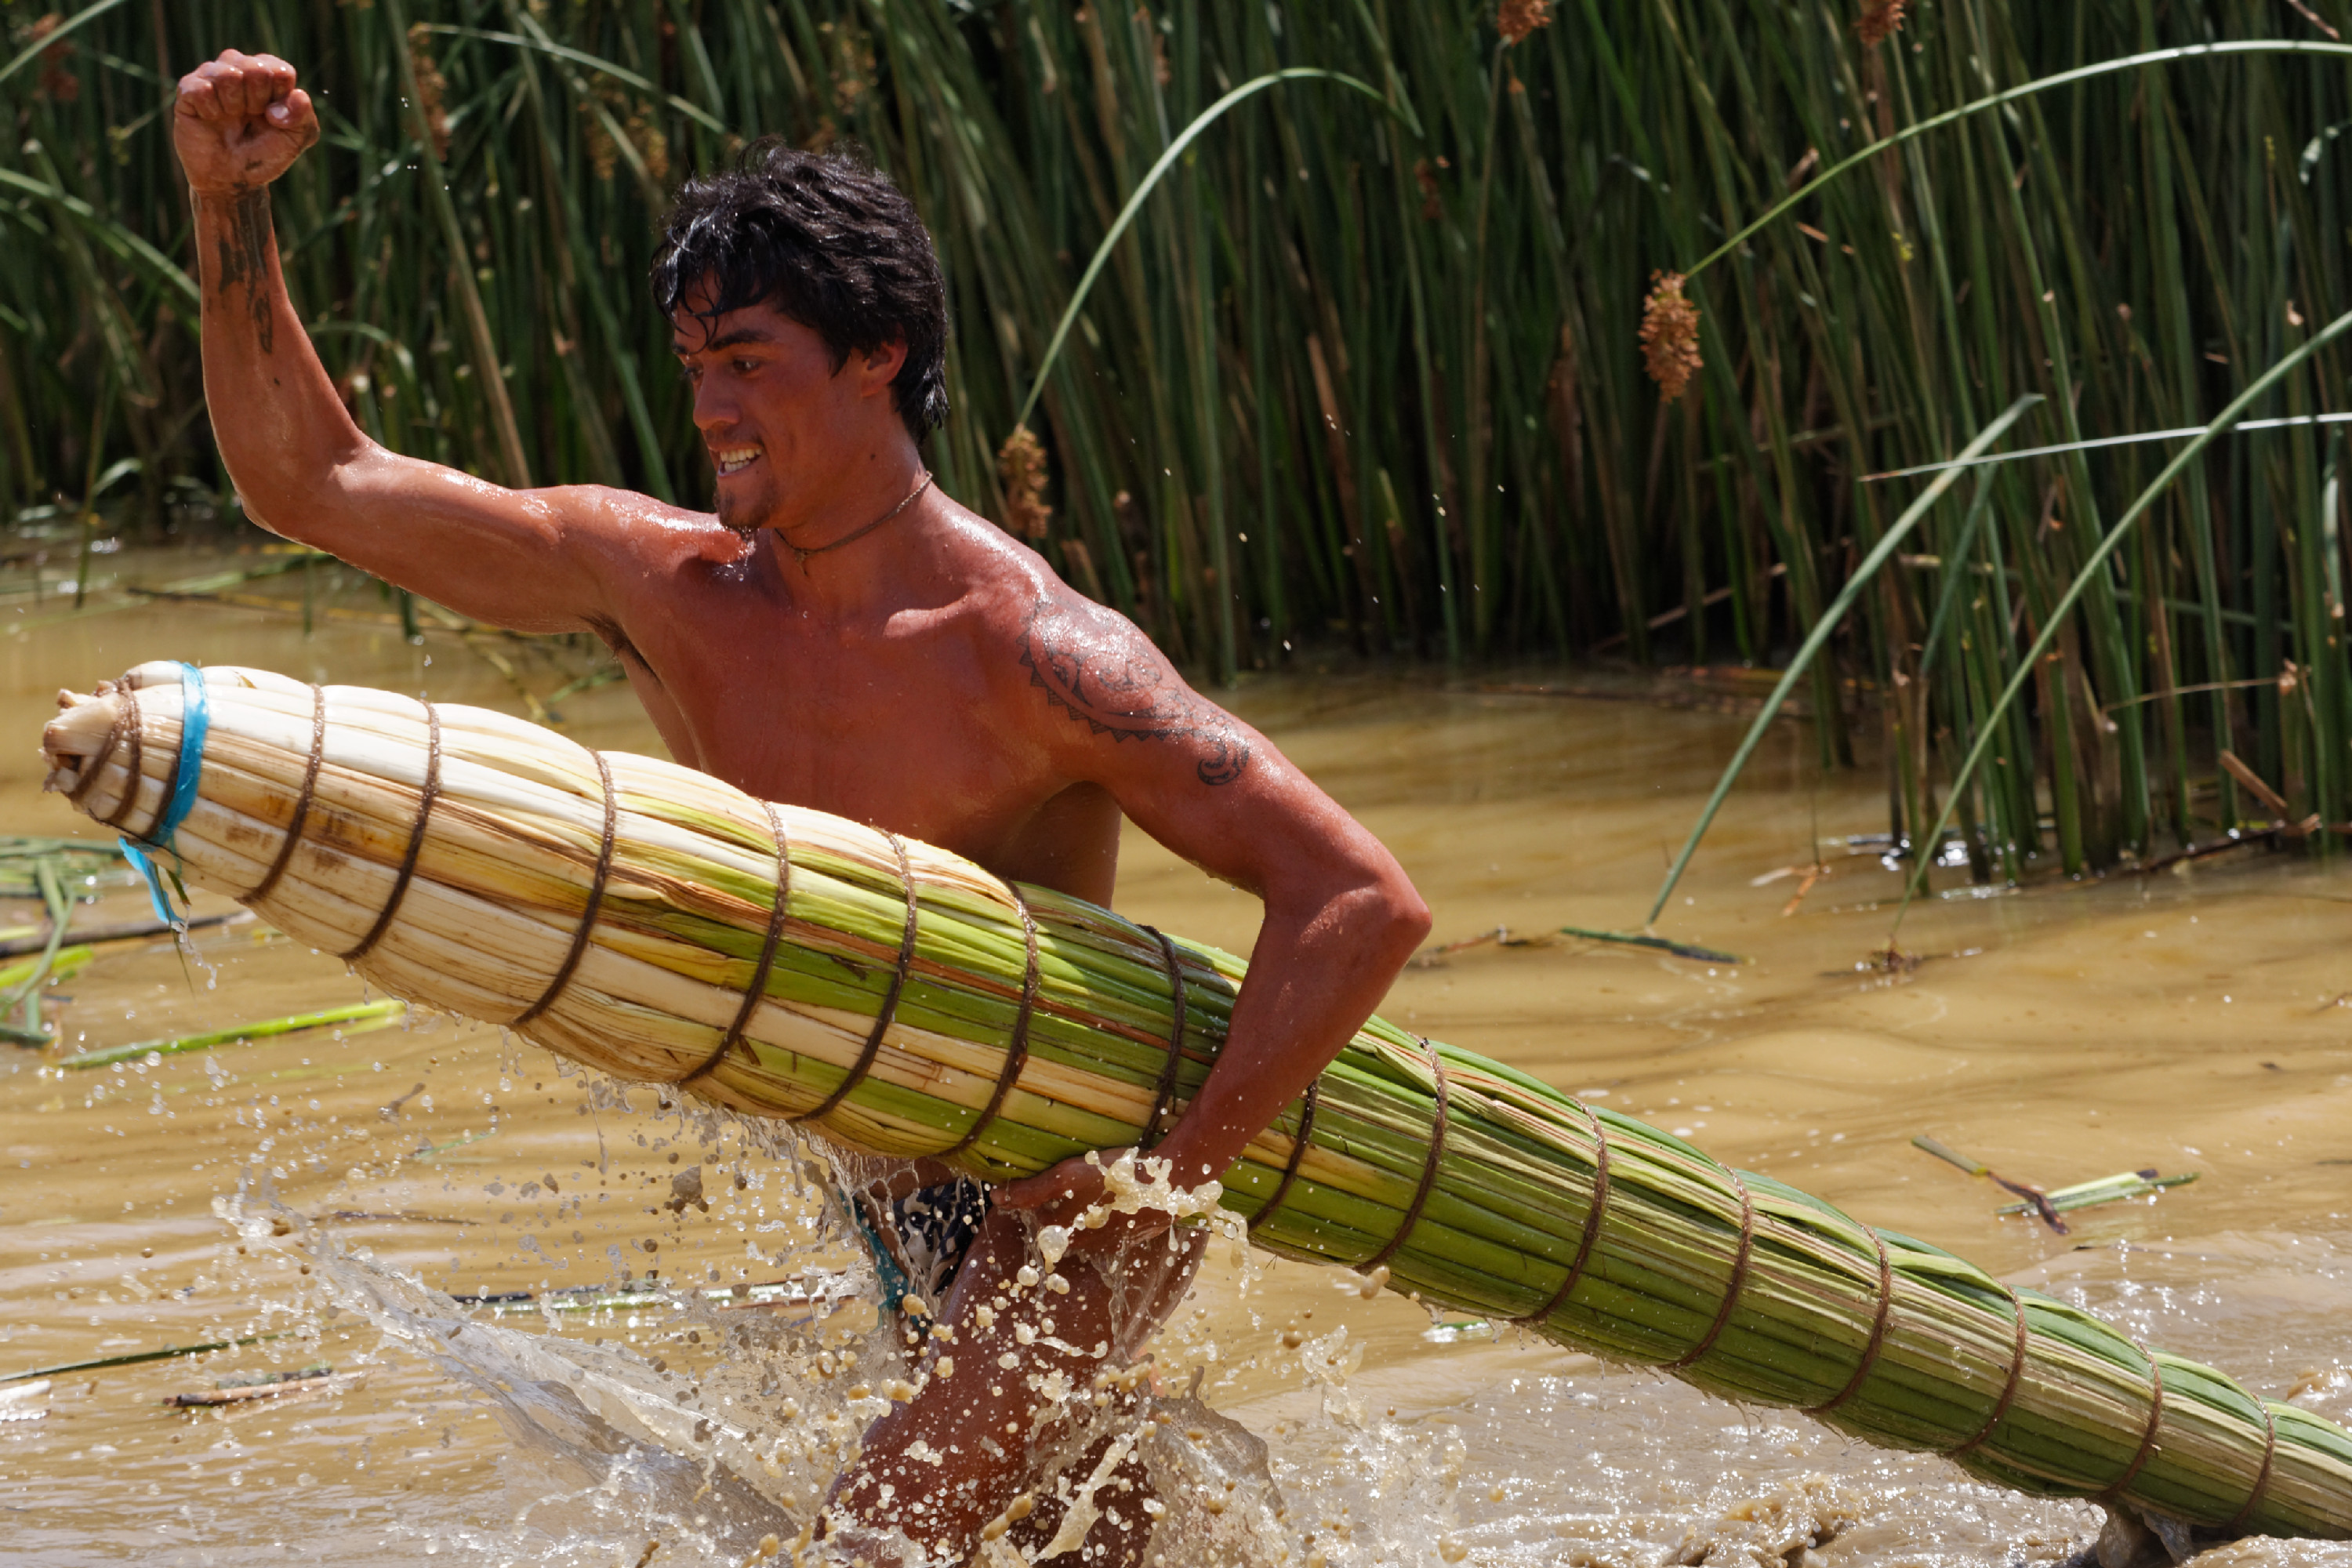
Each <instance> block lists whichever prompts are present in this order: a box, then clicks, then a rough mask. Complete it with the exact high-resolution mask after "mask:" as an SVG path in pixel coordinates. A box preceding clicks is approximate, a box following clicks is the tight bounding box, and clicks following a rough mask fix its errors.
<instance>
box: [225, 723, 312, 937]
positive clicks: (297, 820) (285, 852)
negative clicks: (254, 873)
mask: <svg viewBox="0 0 2352 1568" xmlns="http://www.w3.org/2000/svg"><path fill="white" fill-rule="evenodd" d="M326 753H327V691H326V688H324V687H321V686H313V687H312V688H310V761H309V762H307V763H303V764H302V793H301V794H299V795H296V796H295V797H294V816H293V818H292V820H290V821H289V822H288V823H287V824H286V841H285V842H284V843H282V844H280V845H279V846H278V858H276V859H275V860H272V861H271V862H270V863H269V870H268V873H267V874H266V875H264V876H263V877H262V879H261V880H260V881H259V882H258V883H257V884H255V886H254V889H253V891H251V892H249V893H247V894H246V895H245V897H244V898H243V899H242V900H239V901H240V902H243V903H248V904H257V903H259V902H260V901H261V900H264V899H266V898H268V896H269V895H270V892H271V891H272V890H273V889H276V888H277V886H278V878H280V877H283V876H284V875H286V868H287V867H289V866H290V865H292V864H293V863H294V851H295V850H296V849H297V848H298V847H300V845H301V842H302V825H303V824H304V823H306V822H309V821H310V797H311V796H312V795H316V794H317V793H318V789H319V763H320V761H322V760H323V759H324V758H325V756H326Z"/></svg>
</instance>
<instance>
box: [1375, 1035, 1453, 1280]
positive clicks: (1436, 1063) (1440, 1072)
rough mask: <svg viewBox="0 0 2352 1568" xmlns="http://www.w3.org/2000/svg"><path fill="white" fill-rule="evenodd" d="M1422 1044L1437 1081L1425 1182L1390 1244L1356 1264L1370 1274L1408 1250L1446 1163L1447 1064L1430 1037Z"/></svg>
mask: <svg viewBox="0 0 2352 1568" xmlns="http://www.w3.org/2000/svg"><path fill="white" fill-rule="evenodd" d="M1421 1047H1422V1049H1423V1050H1425V1051H1427V1052H1428V1053H1429V1070H1430V1072H1431V1073H1432V1074H1433V1076H1434V1077H1435V1079H1436V1080H1437V1082H1436V1087H1437V1110H1436V1113H1435V1114H1434V1115H1433V1116H1432V1117H1431V1118H1430V1120H1429V1158H1428V1160H1427V1161H1425V1162H1424V1163H1423V1165H1422V1167H1421V1185H1420V1186H1419V1187H1417V1188H1415V1189H1414V1191H1413V1194H1412V1207H1410V1208H1408V1209H1406V1210H1405V1211H1404V1218H1402V1220H1399V1221H1398V1222H1397V1227H1396V1234H1395V1235H1394V1236H1391V1237H1389V1244H1388V1245H1387V1246H1386V1247H1381V1249H1380V1250H1379V1251H1378V1252H1375V1253H1373V1254H1372V1255H1371V1256H1370V1258H1365V1259H1364V1260H1363V1261H1362V1262H1361V1263H1359V1264H1357V1265H1356V1272H1357V1273H1359V1274H1370V1272H1371V1271H1372V1270H1373V1269H1375V1268H1379V1267H1380V1266H1381V1264H1383V1263H1386V1262H1387V1261H1388V1260H1389V1259H1390V1258H1394V1257H1395V1256H1396V1255H1397V1254H1398V1253H1399V1252H1401V1251H1402V1250H1403V1249H1404V1244H1405V1242H1406V1241H1407V1240H1409V1239H1410V1238H1411V1237H1412V1233H1413V1227H1414V1226H1418V1225H1420V1224H1421V1209H1422V1205H1423V1204H1426V1203H1427V1202H1429V1194H1430V1193H1431V1191H1432V1190H1433V1188H1435V1187H1436V1185H1437V1167H1438V1166H1440V1165H1442V1164H1444V1163H1445V1063H1444V1060H1443V1059H1442V1058H1440V1057H1439V1056H1438V1054H1437V1047H1435V1046H1433V1045H1431V1044H1430V1043H1429V1041H1428V1040H1427V1039H1426V1038H1424V1039H1423V1041H1422V1042H1421Z"/></svg>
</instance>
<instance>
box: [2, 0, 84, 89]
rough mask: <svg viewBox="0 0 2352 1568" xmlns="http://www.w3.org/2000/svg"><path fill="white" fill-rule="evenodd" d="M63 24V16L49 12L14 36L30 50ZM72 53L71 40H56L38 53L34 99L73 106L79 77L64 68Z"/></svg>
mask: <svg viewBox="0 0 2352 1568" xmlns="http://www.w3.org/2000/svg"><path fill="white" fill-rule="evenodd" d="M64 24H65V17H64V16H62V15H61V14H59V13H58V12H56V11H51V12H49V13H48V14H47V15H46V16H42V17H41V18H40V19H38V20H37V21H36V22H34V23H32V24H31V25H30V26H26V28H25V29H24V30H23V31H22V32H20V33H19V34H18V35H17V37H18V38H19V39H20V40H21V41H22V42H23V43H25V44H26V46H27V47H30V46H33V45H37V44H38V43H39V42H40V41H41V40H42V39H43V38H46V37H48V36H49V35H50V34H51V33H54V32H56V31H57V30H58V28H59V27H60V26H64ZM73 52H74V47H73V40H72V39H71V38H59V39H58V41H57V42H56V43H54V44H51V45H50V46H49V47H47V48H46V49H43V50H42V51H41V76H40V80H39V81H38V83H37V84H36V85H35V87H34V89H33V96H34V97H36V98H45V99H47V100H49V101H50V102H52V103H73V102H76V101H78V100H79V99H80V98H81V78H79V77H78V76H76V75H74V73H73V72H72V71H70V70H68V69H67V68H66V61H67V60H68V59H70V58H73Z"/></svg>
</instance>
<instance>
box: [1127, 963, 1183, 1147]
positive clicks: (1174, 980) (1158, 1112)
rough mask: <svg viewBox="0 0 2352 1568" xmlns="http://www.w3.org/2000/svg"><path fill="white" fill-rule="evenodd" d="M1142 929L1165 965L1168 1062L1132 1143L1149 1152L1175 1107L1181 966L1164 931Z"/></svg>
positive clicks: (1180, 1053) (1179, 1056) (1180, 1052)
mask: <svg viewBox="0 0 2352 1568" xmlns="http://www.w3.org/2000/svg"><path fill="white" fill-rule="evenodd" d="M1143 929H1144V930H1145V931H1150V933H1151V934H1152V935H1153V936H1155V937H1158V938H1159V939H1160V957H1161V958H1162V959H1163V960H1164V961H1166V963H1167V964H1168V1009H1169V1016H1168V1059H1167V1060H1166V1061H1165V1062H1163V1063H1161V1064H1160V1086H1159V1089H1158V1091H1157V1093H1156V1094H1155V1096H1154V1097H1153V1099H1152V1101H1151V1118H1150V1121H1146V1122H1145V1123H1144V1124H1143V1136H1142V1137H1140V1138H1139V1139H1137V1140H1136V1142H1135V1146H1136V1147H1137V1148H1139V1149H1142V1150H1145V1151H1149V1150H1150V1149H1152V1148H1154V1147H1156V1146H1157V1145H1158V1144H1159V1142H1160V1139H1162V1138H1163V1137H1165V1136H1167V1133H1166V1131H1164V1130H1163V1129H1162V1128H1161V1126H1160V1123H1161V1122H1163V1121H1166V1120H1167V1119H1168V1112H1169V1110H1170V1108H1171V1107H1172V1106H1174V1105H1175V1103H1176V1069H1177V1068H1180V1067H1181V1066H1182V1065H1183V1062H1184V962H1183V960H1182V959H1181V958H1179V957H1177V956H1176V943H1175V942H1173V941H1171V940H1170V938H1169V935H1168V933H1167V932H1166V931H1161V930H1160V928H1159V927H1158V926H1145V927H1144V928H1143Z"/></svg>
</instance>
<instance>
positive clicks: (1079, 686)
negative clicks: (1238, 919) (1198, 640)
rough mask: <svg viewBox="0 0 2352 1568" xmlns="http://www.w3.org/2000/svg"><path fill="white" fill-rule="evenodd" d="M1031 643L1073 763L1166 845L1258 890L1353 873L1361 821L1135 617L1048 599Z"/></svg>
mask: <svg viewBox="0 0 2352 1568" xmlns="http://www.w3.org/2000/svg"><path fill="white" fill-rule="evenodd" d="M1023 647H1024V651H1023V656H1022V659H1023V663H1024V665H1025V666H1026V667H1027V668H1028V671H1029V678H1030V684H1031V686H1032V687H1033V688H1034V689H1036V691H1037V696H1038V700H1040V701H1041V702H1042V703H1044V704H1046V705H1047V706H1048V708H1049V709H1050V722H1051V723H1052V724H1053V725H1054V726H1055V728H1054V731H1053V733H1054V736H1055V747H1056V749H1057V750H1058V751H1059V752H1060V753H1061V755H1062V757H1063V759H1064V763H1065V766H1066V768H1067V769H1068V770H1069V771H1070V772H1072V773H1076V774H1079V775H1081V776H1083V777H1085V778H1086V779H1087V781H1088V782H1090V783H1094V784H1101V785H1103V786H1104V787H1105V788H1107V789H1108V790H1109V791H1110V793H1111V795H1113V796H1114V797H1115V798H1116V799H1117V800H1118V804H1119V808H1120V810H1122V811H1123V812H1125V813H1126V815H1127V816H1128V817H1129V819H1131V820H1132V821H1133V822H1134V823H1135V825H1136V826H1139V827H1140V828H1142V829H1143V830H1144V831H1145V832H1146V833H1148V834H1150V836H1151V837H1153V838H1154V839H1156V840H1158V841H1159V842H1160V844H1162V845H1164V846H1165V847H1167V848H1169V849H1170V850H1171V851H1173V852H1174V853H1175V854H1177V855H1180V856H1181V857H1183V858H1185V859H1187V860H1190V861H1192V863H1193V864H1194V865H1196V866H1199V867H1201V868H1202V869H1204V870H1206V871H1208V872H1210V873H1211V874H1212V875H1213V876H1216V877H1219V878H1222V879H1224V880H1226V881H1229V882H1232V883H1234V885H1235V886H1237V887H1242V888H1245V889H1248V890H1250V891H1252V892H1255V893H1258V894H1260V895H1266V894H1269V893H1271V892H1273V891H1274V890H1276V889H1277V888H1280V887H1286V886H1297V887H1306V886H1308V885H1313V886H1316V887H1320V886H1322V885H1324V884H1325V883H1327V882H1328V881H1331V880H1334V879H1341V878H1342V875H1343V873H1342V869H1341V868H1343V867H1344V868H1349V870H1348V871H1347V873H1346V874H1352V868H1353V862H1354V860H1355V859H1356V858H1358V856H1357V854H1356V853H1355V851H1356V850H1358V849H1359V848H1360V846H1358V845H1357V844H1356V842H1355V840H1356V839H1357V838H1359V837H1363V835H1362V830H1361V829H1360V828H1358V827H1357V826H1356V825H1355V824H1354V822H1353V821H1352V820H1351V819H1350V818H1349V816H1348V815H1347V814H1346V813H1345V812H1344V811H1342V810H1340V809H1339V806H1338V805H1335V804H1334V803H1333V802H1332V801H1331V800H1330V798H1329V797H1328V796H1327V795H1324V794H1323V792H1322V791H1321V790H1319V789H1318V788H1317V787H1316V786H1315V784H1313V783H1312V782H1311V781H1310V780H1308V779H1307V776H1306V775H1305V774H1303V773H1300V772H1299V771H1298V770H1297V768H1296V767H1295V766H1293V765H1292V764H1291V763H1290V762H1289V760H1288V759H1286V757H1284V756H1283V755H1282V753H1281V752H1279V751H1277V750H1276V748H1275V747H1274V746H1273V745H1272V744H1271V743H1270V742H1267V740H1266V739H1265V736H1263V735H1261V734H1259V733H1258V732H1257V731H1255V730H1253V729H1252V728H1250V727H1249V726H1248V725H1247V724H1244V722H1242V721H1240V720H1239V719H1237V718H1235V717H1234V715H1232V714H1231V713H1228V712H1226V711H1225V710H1223V708H1220V707H1218V706H1217V705H1216V704H1215V703H1213V702H1212V701H1210V700H1208V699H1206V698H1204V697H1202V696H1201V695H1200V694H1199V693H1198V692H1195V691H1194V690H1192V688H1191V687H1190V686H1188V685H1187V684H1186V683H1185V681H1184V679H1183V678H1182V677H1181V675H1179V674H1178V673H1177V672H1176V670H1175V668H1173V667H1172V666H1171V664H1170V663H1169V662H1168V660H1167V658H1166V657H1165V656H1164V655H1162V654H1161V653H1160V650H1159V649H1158V648H1156V647H1153V646H1152V645H1151V642H1150V639H1149V638H1147V637H1144V635H1143V634H1142V633H1141V632H1140V631H1139V630H1137V629H1136V627H1135V626H1133V624H1132V623H1130V622H1129V621H1127V620H1126V619H1125V618H1124V617H1122V616H1115V615H1113V614H1111V613H1110V612H1108V611H1106V610H1102V609H1099V608H1098V607H1097V606H1095V605H1090V604H1087V603H1086V602H1084V601H1071V602H1063V601H1045V602H1041V604H1040V605H1038V607H1037V608H1036V609H1035V610H1034V611H1033V613H1032V614H1031V616H1030V617H1029V621H1028V625H1027V627H1026V636H1025V637H1024V645H1023Z"/></svg>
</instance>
